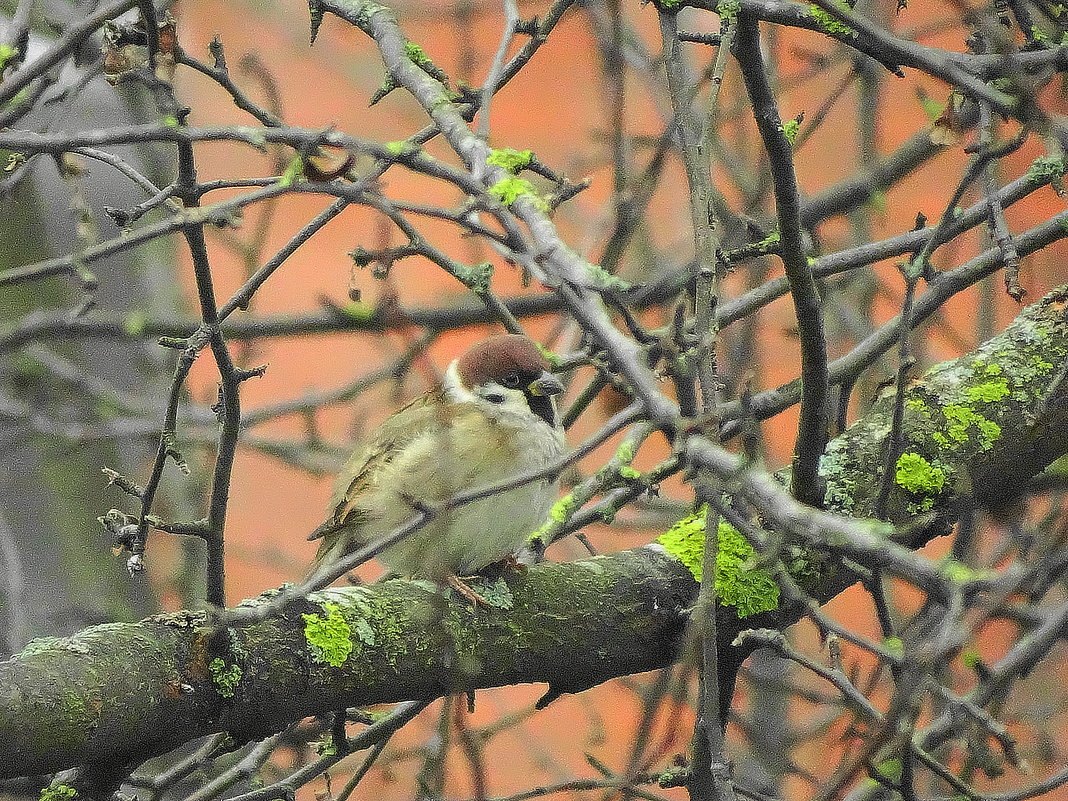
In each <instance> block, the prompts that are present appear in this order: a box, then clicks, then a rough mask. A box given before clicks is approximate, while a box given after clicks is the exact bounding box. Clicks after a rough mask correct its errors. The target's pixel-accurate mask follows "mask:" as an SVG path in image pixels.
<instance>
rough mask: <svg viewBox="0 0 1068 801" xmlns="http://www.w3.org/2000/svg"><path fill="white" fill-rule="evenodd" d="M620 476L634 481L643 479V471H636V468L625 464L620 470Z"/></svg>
mask: <svg viewBox="0 0 1068 801" xmlns="http://www.w3.org/2000/svg"><path fill="white" fill-rule="evenodd" d="M619 475H620V476H621V477H622V478H625V479H628V480H631V481H633V480H634V479H636V478H641V477H642V472H641V470H636V469H635V468H633V467H631V466H630V465H629V464H625V465H623V466H622V467H620V468H619Z"/></svg>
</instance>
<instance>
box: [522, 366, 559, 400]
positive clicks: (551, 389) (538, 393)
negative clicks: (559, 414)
mask: <svg viewBox="0 0 1068 801" xmlns="http://www.w3.org/2000/svg"><path fill="white" fill-rule="evenodd" d="M563 391H564V385H563V384H561V383H560V379H559V378H557V377H556V376H554V375H553V374H552V373H549V372H545V371H543V372H542V374H541V375H539V376H538V377H537V378H535V379H534V380H533V381H531V382H530V383H529V384H528V385H527V392H529V393H530V394H531V395H533V396H534V397H536V398H540V397H543V396H545V395H559V394H560V393H561V392H563Z"/></svg>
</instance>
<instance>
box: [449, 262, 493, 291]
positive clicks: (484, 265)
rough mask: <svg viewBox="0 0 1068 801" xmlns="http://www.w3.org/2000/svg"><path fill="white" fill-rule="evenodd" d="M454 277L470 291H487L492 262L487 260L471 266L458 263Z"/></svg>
mask: <svg viewBox="0 0 1068 801" xmlns="http://www.w3.org/2000/svg"><path fill="white" fill-rule="evenodd" d="M455 271H456V277H457V278H458V279H459V280H460V282H461V283H463V285H464V286H466V287H467V288H468V289H470V290H471V291H472V292H488V291H489V288H490V279H491V278H493V264H492V263H491V262H488V261H484V262H481V263H479V264H475V265H473V266H471V267H467V266H465V265H458V266H456V268H455Z"/></svg>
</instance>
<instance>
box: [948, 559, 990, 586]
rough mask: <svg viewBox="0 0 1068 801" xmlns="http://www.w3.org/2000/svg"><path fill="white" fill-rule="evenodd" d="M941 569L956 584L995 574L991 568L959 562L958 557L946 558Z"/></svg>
mask: <svg viewBox="0 0 1068 801" xmlns="http://www.w3.org/2000/svg"><path fill="white" fill-rule="evenodd" d="M939 569H940V571H941V573H942V575H943V576H945V577H946V578H947V579H948V580H949V581H952V582H953V583H954V584H970V583H971V582H973V581H979V580H980V579H985V578H989V577H991V576H993V575H994V574H993V573H992V572H991V571H989V570H976V569H975V568H973V567H968V565H966V564H964V563H963V562H958V561H957V560H956V559H946V560H944V561H943V562H942V565H941V566H940V568H939Z"/></svg>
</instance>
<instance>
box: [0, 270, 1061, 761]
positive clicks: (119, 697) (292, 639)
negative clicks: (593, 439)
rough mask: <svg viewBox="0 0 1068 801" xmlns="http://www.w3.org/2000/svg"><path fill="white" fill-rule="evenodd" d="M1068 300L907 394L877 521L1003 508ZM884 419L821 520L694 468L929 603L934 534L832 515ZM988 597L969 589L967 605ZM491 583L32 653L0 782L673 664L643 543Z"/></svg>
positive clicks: (673, 631)
mask: <svg viewBox="0 0 1068 801" xmlns="http://www.w3.org/2000/svg"><path fill="white" fill-rule="evenodd" d="M1066 302H1068V289H1066V290H1061V291H1060V292H1058V293H1054V294H1052V295H1050V296H1048V297H1046V298H1045V299H1043V300H1042V301H1040V302H1039V303H1036V304H1034V305H1033V306H1030V307H1028V308H1027V309H1025V310H1024V311H1023V313H1022V314H1021V315H1020V317H1019V318H1018V319H1017V320H1016V322H1014V323H1013V324H1012V325H1011V326H1010V327H1009V328H1008V329H1007V330H1006V331H1005V332H1003V333H1002V334H1000V335H998V336H996V337H994V338H993V339H991V340H989V341H988V342H986V343H984V344H983V345H982V346H981V347H980V348H979V349H978V350H976V351H974V352H973V353H970V354H967V355H965V356H962V357H961V358H959V359H955V360H952V361H950V362H946V363H944V364H942V365H939V366H937V367H936V368H934V369H933V370H931V371H930V372H929V373H928V374H927V375H926V376H924V378H923V379H921V380H920V381H919V382H917V383H916V384H915V385H914V386H913V387H911V388H910V389H909V394H908V395H907V398H906V404H905V410H906V411H905V418H904V424H903V431H904V437H905V439H904V444H905V448H904V450H903V455H909V454H912V456H910V457H909V459H907V460H906V464H905V467H907V469H905V470H902V472H901V473H900V474H899V475H895V482H894V490H893V492H892V493H891V496H890V499H889V504H888V507H887V508H888V516H889V518H890V519H891V520H892V521H893V522H895V523H899V524H900V523H908V522H911V521H912V520H914V519H915V518H916V517H917V516H919V515H927V514H930V515H933V516H935V517H936V518H938V520H939V521H940V522H941V521H948V520H952V519H953V518H954V514H955V512H954V509H955V508H956V506H957V505H958V503H959V502H960V501H961V499H962V498H963V497H965V496H967V495H973V496H975V497H977V498H978V499H980V500H982V501H986V502H993V501H997V500H1002V499H1004V498H1005V497H1007V496H1008V495H1009V494H1010V493H1012V492H1014V491H1016V490H1018V489H1019V488H1020V487H1021V485H1022V484H1023V483H1024V482H1026V480H1027V479H1028V478H1029V477H1031V476H1033V475H1034V474H1035V473H1037V472H1039V471H1040V470H1042V469H1043V468H1044V467H1045V466H1046V465H1047V464H1048V463H1049V462H1051V461H1052V460H1053V459H1055V458H1057V457H1059V456H1060V455H1061V454H1062V453H1063V452H1064V450H1065V445H1064V443H1065V442H1068V402H1066V393H1065V391H1064V389H1065V387H1064V385H1065V381H1064V376H1065V374H1066V373H1068V321H1066V319H1065V313H1064V306H1065V304H1066ZM891 405H892V403H891V399H890V398H884V399H883V401H880V402H879V403H877V404H876V405H875V407H874V408H873V410H872V411H871V413H870V414H869V415H868V416H867V417H865V418H864V419H862V420H861V421H859V422H858V423H857V424H856V425H854V426H853V427H852V428H850V429H849V430H848V431H847V432H846V433H845V434H843V435H842V436H841V437H839V438H837V439H836V440H834V441H833V442H832V443H831V445H830V447H829V448H828V453H827V457H826V458H825V460H824V469H823V472H824V477H825V478H826V480H827V483H828V493H827V507H828V509H829V510H831V511H826V512H824V511H818V510H814V509H811V508H808V507H802V506H800V505H799V504H796V503H794V502H793V501H792V499H790V497H789V495H788V493H786V492H785V490H784V489H783V488H782V486H781V485H780V484H778V483H776V482H775V481H773V480H771V479H770V477H768V476H766V475H765V474H762V473H760V472H758V471H756V470H755V469H754V470H752V471H747V472H742V473H736V472H735V471H736V470H737V468H738V467H739V465H738V463H737V462H736V461H731V459H732V457H731V456H730V454H727V453H726V452H725V451H722V450H721V449H719V448H718V446H716V445H715V444H714V443H710V442H708V441H707V440H703V439H701V438H695V439H694V443H693V444H694V447H692V448H691V449H690V453H691V456H692V457H693V459H694V460H695V461H699V462H700V463H701V464H702V466H704V467H706V468H708V469H711V470H714V471H722V473H723V478H724V480H725V481H727V482H731V481H733V482H734V484H735V491H736V492H738V493H739V494H740V495H741V496H743V497H745V498H746V499H747V500H748V502H749V503H751V504H752V505H754V506H755V507H758V508H761V510H762V512H763V518H764V520H765V521H766V523H767V525H769V526H771V527H774V528H776V529H777V530H778V531H780V532H782V533H785V534H787V535H789V536H790V537H792V538H793V539H794V540H795V541H800V542H801V543H803V544H806V545H807V546H808V547H813V546H816V547H818V548H819V549H820V550H823V551H826V552H827V553H828V554H830V555H832V556H841V557H848V558H849V559H850V560H852V561H853V562H857V563H860V564H866V565H878V566H879V567H881V568H883V569H884V570H886V571H887V572H888V573H890V574H893V575H899V576H901V577H902V578H904V579H906V580H908V581H911V582H912V583H914V584H915V585H916V586H919V587H921V588H923V589H924V590H925V591H927V592H928V593H932V594H934V595H936V596H937V595H938V594H939V593H940V592H943V591H945V590H946V588H949V587H951V585H952V583H953V582H959V581H960V580H961V579H960V578H959V576H958V577H954V576H953V575H952V574H951V573H950V572H948V571H942V569H941V566H939V565H938V564H936V563H932V562H929V561H927V560H925V559H924V558H923V557H921V556H920V555H918V554H914V553H912V552H911V551H910V550H908V548H909V547H918V546H919V545H921V544H922V543H923V541H925V540H926V539H929V538H930V537H931V536H933V535H934V534H936V533H938V532H940V531H942V530H944V529H943V528H942V527H941V526H940V525H937V526H928V527H926V528H925V529H923V531H918V532H914V534H915V536H914V537H913V538H912V539H911V540H910V541H909V542H907V543H902V542H899V543H896V544H895V543H893V542H890V541H888V540H885V539H882V538H881V537H880V529H879V528H878V527H877V526H875V525H872V524H871V523H870V522H868V523H865V522H863V521H858V520H851V519H849V518H847V517H842V516H836V515H832V514H831V512H832V511H833V512H845V511H850V512H852V514H854V515H856V516H861V517H862V516H864V515H866V514H869V513H870V510H871V505H872V502H873V498H874V496H875V494H876V493H877V490H878V483H879V482H878V476H877V470H878V469H879V465H880V464H881V460H882V454H883V439H884V438H885V436H886V434H887V431H888V430H889V426H888V424H887V420H888V415H889V414H890V407H891ZM920 459H922V460H923V462H925V463H926V464H927V465H928V467H929V468H930V470H929V471H927V472H924V469H923V466H922V464H921V462H920V461H919V460H920ZM848 576H849V574H848V573H847V572H846V571H832V570H828V571H827V572H826V573H825V574H824V575H823V577H822V579H821V580H820V581H818V582H816V583H817V584H819V586H815V587H812V586H811V585H810V586H809V589H810V591H811V592H812V595H813V596H814V597H816V598H818V599H820V600H825V599H827V598H829V597H831V595H833V594H834V593H836V592H838V591H840V590H841V589H842V588H843V585H844V584H845V583H846V582H847V581H848V580H849V578H848ZM502 581H504V580H503V579H502ZM984 581H988V579H984V578H982V577H978V578H974V579H972V580H969V584H970V585H971V587H972V589H974V590H977V591H978V590H981V589H982V587H983V586H985V585H984ZM506 583H507V587H508V589H507V591H505V590H504V589H503V586H502V585H501V584H500V582H498V583H497V584H496V585H492V584H489V585H488V586H486V587H484V588H482V589H481V590H480V591H482V592H483V594H484V595H486V596H487V597H491V598H496V599H498V601H497V602H498V606H497V607H494V608H492V609H488V610H483V609H477V610H476V609H471V608H469V607H468V606H467V605H466V604H463V603H453V602H452V601H451V600H449V599H442V598H441V597H440V596H439V595H437V594H436V592H435V591H434V587H432V586H431V585H427V584H425V583H422V582H411V581H392V582H387V583H384V584H379V585H375V586H373V587H349V588H345V589H336V590H327V591H324V592H322V593H318V594H316V595H314V596H312V597H311V598H310V599H308V600H296V601H294V603H292V604H290V605H289V607H288V611H287V612H286V614H285V615H284V616H282V617H279V618H272V619H268V620H265V621H263V622H260V623H256V624H252V625H248V626H245V627H243V628H237V629H230V630H220V629H218V628H215V627H213V625H212V621H211V619H209V617H208V616H207V615H206V614H205V613H199V612H187V613H179V614H175V615H166V616H158V617H154V618H149V619H147V620H145V621H143V622H141V623H138V624H110V625H104V626H96V627H93V628H90V629H87V630H85V631H84V632H82V633H81V634H79V635H76V636H75V637H72V638H70V639H66V640H46V641H36V642H35V643H32V644H31V646H30V647H28V648H27V649H26V650H25V651H23V653H21V654H19V655H18V656H16V657H14V658H12V659H10V660H8V661H7V662H4V663H2V664H0V778H2V777H11V776H17V775H25V774H32V773H41V772H45V771H51V770H56V769H58V768H62V767H67V766H70V765H73V764H76V763H82V762H105V763H109V764H117V763H120V764H121V763H133V762H136V761H139V760H143V759H145V758H147V757H149V756H152V755H155V754H159V753H162V752H165V751H167V750H169V749H171V748H173V747H175V746H177V745H179V744H181V743H183V742H186V741H188V740H191V739H194V738H196V737H199V736H202V735H205V734H208V733H211V732H216V731H224V730H228V731H231V732H233V733H234V735H235V737H236V738H237V739H239V740H240V739H242V738H254V737H260V736H264V735H266V734H268V733H270V732H273V731H277V730H279V729H280V728H282V727H283V726H285V725H286V724H288V723H291V722H292V721H294V720H297V719H299V718H301V717H303V716H306V715H309V714H316V713H325V712H328V711H330V710H334V709H337V708H338V707H340V706H355V705H361V704H369V703H376V702H381V701H390V700H402V699H425V698H429V697H434V696H437V695H441V694H445V693H448V692H452V691H455V690H462V689H470V688H480V687H490V686H496V685H503V684H513V683H518V682H548V683H549V684H550V685H551V687H552V688H553V689H554V690H560V691H578V690H581V689H584V688H586V687H589V686H592V685H594V684H597V683H598V682H601V681H604V680H606V679H608V678H611V677H614V676H619V675H625V674H629V673H635V672H639V671H643V670H649V669H652V668H656V667H658V666H661V665H665V664H668V663H670V662H671V660H673V659H674V658H675V654H676V650H677V647H678V644H679V639H680V636H681V633H682V631H683V629H684V625H685V616H686V613H687V611H688V609H689V607H690V606H691V605H692V604H693V602H694V600H695V598H696V594H697V590H698V584H697V582H696V581H694V580H693V578H692V577H691V575H690V573H689V571H688V570H687V569H686V568H685V567H684V566H683V565H682V563H681V562H680V561H678V560H676V559H675V558H674V557H673V556H671V555H669V554H668V553H666V552H664V551H663V550H661V549H659V548H657V547H645V548H637V549H634V550H630V551H623V552H621V553H618V554H614V555H611V556H602V557H596V558H593V559H587V560H583V561H579V562H569V563H547V564H542V565H538V566H536V567H534V568H531V569H530V571H529V572H528V573H526V574H514V575H510V576H508V577H507V580H506ZM273 595H277V591H275V592H274V593H269V594H267V595H266V596H265V597H264V598H261V599H257V600H256V601H252V602H250V603H253V604H262V603H268V602H270V601H271V600H272V596H273ZM795 615H796V613H794V612H787V611H785V610H783V611H780V612H773V613H768V614H765V615H761V616H758V617H755V618H748V619H746V620H744V621H739V620H738V619H737V617H736V616H735V614H734V612H733V610H732V609H730V608H721V609H720V610H719V624H718V626H719V632H720V634H721V635H722V636H721V638H720V648H721V649H722V648H729V647H731V646H730V645H728V644H729V643H730V642H731V641H732V640H733V638H734V635H735V634H736V633H737V632H738V631H739V630H740V629H741V628H743V626H750V625H756V626H762V625H775V626H778V627H782V626H785V625H788V624H789V623H790V622H792V620H793V619H795Z"/></svg>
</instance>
